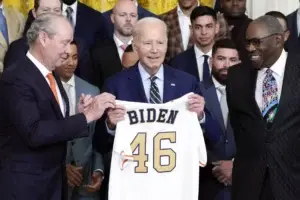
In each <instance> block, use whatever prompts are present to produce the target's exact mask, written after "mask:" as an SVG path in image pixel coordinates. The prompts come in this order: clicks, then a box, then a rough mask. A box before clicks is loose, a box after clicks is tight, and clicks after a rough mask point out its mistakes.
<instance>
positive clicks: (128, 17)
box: [92, 0, 138, 89]
mask: <svg viewBox="0 0 300 200" xmlns="http://www.w3.org/2000/svg"><path fill="white" fill-rule="evenodd" d="M110 19H111V21H112V23H113V25H114V34H113V39H110V38H109V39H107V40H105V41H99V43H98V44H96V47H95V48H94V49H93V50H92V60H93V68H94V70H95V72H94V82H93V83H94V85H96V86H98V87H99V88H100V89H101V87H102V86H103V83H104V81H105V79H107V78H108V77H110V76H112V75H114V74H115V73H117V72H119V71H121V70H122V69H123V65H122V63H121V61H122V57H123V54H124V51H125V49H126V47H127V46H128V45H129V44H131V41H132V32H133V28H134V26H135V24H136V22H137V20H138V14H137V8H136V5H135V3H134V2H133V1H131V0H122V1H118V2H117V4H116V5H115V7H114V8H113V12H112V14H111V18H110ZM104 55H105V56H104Z"/></svg>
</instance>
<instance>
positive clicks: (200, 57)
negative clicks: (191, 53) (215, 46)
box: [194, 45, 212, 81]
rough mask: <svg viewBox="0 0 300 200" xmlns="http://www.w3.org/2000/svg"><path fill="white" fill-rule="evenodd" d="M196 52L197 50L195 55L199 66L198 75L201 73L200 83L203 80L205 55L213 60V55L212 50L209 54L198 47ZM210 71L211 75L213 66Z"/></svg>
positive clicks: (195, 48)
mask: <svg viewBox="0 0 300 200" xmlns="http://www.w3.org/2000/svg"><path fill="white" fill-rule="evenodd" d="M194 50H195V55H196V60H197V66H198V73H199V78H200V81H202V80H203V63H204V55H208V57H209V59H210V58H211V55H212V49H211V50H210V51H209V52H208V53H206V54H205V53H203V52H202V51H201V50H200V49H199V48H198V47H197V46H196V45H194ZM209 59H208V61H207V62H208V64H209ZM209 71H210V73H211V66H210V65H209Z"/></svg>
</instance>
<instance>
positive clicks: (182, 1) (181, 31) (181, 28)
mask: <svg viewBox="0 0 300 200" xmlns="http://www.w3.org/2000/svg"><path fill="white" fill-rule="evenodd" d="M197 6H199V1H197V0H179V1H178V5H177V6H176V7H175V8H174V9H172V10H170V11H168V12H166V13H164V14H162V15H160V19H161V20H163V21H164V22H165V23H166V24H167V27H168V49H167V54H166V61H167V62H169V61H170V60H171V59H172V58H174V57H175V56H176V55H177V54H179V53H181V52H183V51H185V50H186V49H187V48H189V47H191V46H193V40H192V38H191V37H190V35H191V34H190V25H191V20H190V15H191V13H192V11H193V10H194V8H196V7H197Z"/></svg>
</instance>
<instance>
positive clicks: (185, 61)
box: [170, 47, 200, 81]
mask: <svg viewBox="0 0 300 200" xmlns="http://www.w3.org/2000/svg"><path fill="white" fill-rule="evenodd" d="M170 65H171V66H172V67H174V68H176V69H179V70H182V71H184V72H186V73H189V74H191V75H193V76H195V77H196V78H197V80H198V81H200V77H199V72H198V64H197V59H196V53H195V49H194V47H191V48H189V49H187V50H186V51H184V52H181V53H180V54H178V55H177V56H175V57H174V58H173V59H172V60H171V61H170Z"/></svg>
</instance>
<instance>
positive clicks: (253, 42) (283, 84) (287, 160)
mask: <svg viewBox="0 0 300 200" xmlns="http://www.w3.org/2000/svg"><path fill="white" fill-rule="evenodd" d="M283 37H284V33H283V29H282V26H281V25H280V23H279V22H278V20H277V19H276V18H275V17H272V16H262V17H259V18H257V19H256V20H254V21H253V22H251V23H250V24H249V27H248V29H247V31H246V40H245V42H246V49H247V51H248V52H249V55H250V59H251V62H250V63H242V64H240V65H236V66H234V67H231V68H230V69H229V72H228V81H227V86H226V92H227V102H228V108H229V114H230V122H231V125H232V128H233V130H234V135H235V141H236V150H237V151H236V156H235V159H234V164H233V175H232V199H233V200H240V199H243V200H256V199H257V200H270V199H282V200H283V199H289V200H297V199H299V198H300V188H299V186H298V185H299V184H300V177H299V176H298V174H299V171H300V159H299V158H300V140H299V134H300V132H299V124H300V117H299V112H300V105H299V100H300V93H299V84H300V82H299V81H300V76H299V75H300V71H299V70H300V65H299V63H300V60H299V58H298V57H297V56H295V55H294V54H291V53H289V54H288V55H287V53H286V52H285V51H284V49H283V46H284V40H283Z"/></svg>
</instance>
